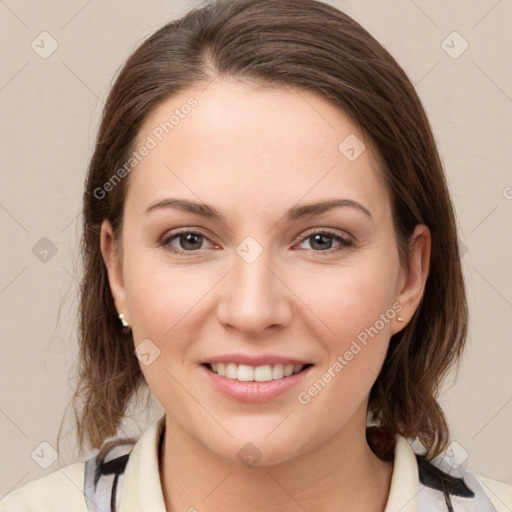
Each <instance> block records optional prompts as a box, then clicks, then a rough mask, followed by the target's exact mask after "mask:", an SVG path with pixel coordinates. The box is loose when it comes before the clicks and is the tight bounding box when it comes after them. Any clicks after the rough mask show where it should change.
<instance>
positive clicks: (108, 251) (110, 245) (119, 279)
mask: <svg viewBox="0 0 512 512" xmlns="http://www.w3.org/2000/svg"><path fill="white" fill-rule="evenodd" d="M100 248H101V254H102V256H103V261H104V262H105V266H106V268H107V274H108V281H109V285H110V291H111V293H112V297H113V298H114V302H115V304H116V309H117V311H118V312H119V313H122V314H124V317H123V318H125V319H126V321H128V322H129V315H128V311H127V308H126V294H125V288H124V280H123V268H122V261H121V258H120V255H119V250H118V249H117V247H116V245H115V241H114V232H113V229H112V225H111V224H110V221H109V220H107V219H105V220H104V221H103V223H102V225H101V233H100Z"/></svg>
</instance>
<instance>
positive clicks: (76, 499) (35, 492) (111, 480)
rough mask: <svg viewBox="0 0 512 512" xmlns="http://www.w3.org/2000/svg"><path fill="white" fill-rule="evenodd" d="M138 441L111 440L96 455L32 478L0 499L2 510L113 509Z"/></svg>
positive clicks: (105, 511)
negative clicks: (35, 478)
mask: <svg viewBox="0 0 512 512" xmlns="http://www.w3.org/2000/svg"><path fill="white" fill-rule="evenodd" d="M133 445H134V443H133V442H131V441H128V442H127V441H115V442H111V443H107V444H106V445H105V446H104V447H103V448H102V449H101V450H100V452H99V454H97V455H96V456H94V457H91V458H90V459H88V460H87V461H85V462H78V463H75V464H71V465H69V466H66V467H64V468H62V469H60V470H58V471H55V472H54V473H51V474H49V475H46V476H44V477H42V478H39V479H37V480H34V481H32V482H29V483H28V484H26V485H24V486H23V487H21V488H19V489H16V490H15V491H13V492H11V493H9V494H8V495H7V496H5V497H4V498H3V499H2V500H1V501H0V512H55V511H60V510H66V512H88V511H89V510H97V509H98V507H99V509H100V510H102V511H103V512H110V510H111V504H112V502H115V503H116V504H117V505H119V501H120V495H121V491H122V483H123V477H124V470H125V467H126V463H127V461H128V457H129V454H130V452H131V450H132V448H133Z"/></svg>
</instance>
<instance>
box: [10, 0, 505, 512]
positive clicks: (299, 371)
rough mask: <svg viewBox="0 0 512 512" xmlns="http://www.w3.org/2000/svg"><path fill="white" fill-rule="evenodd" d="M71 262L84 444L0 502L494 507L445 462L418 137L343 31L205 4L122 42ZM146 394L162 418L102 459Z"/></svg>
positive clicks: (452, 295)
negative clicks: (77, 287)
mask: <svg viewBox="0 0 512 512" xmlns="http://www.w3.org/2000/svg"><path fill="white" fill-rule="evenodd" d="M82 249H83V258H84V275H83V280H82V288H81V309H80V314H81V323H80V351H81V352H80V377H81V378H80V381H79V385H78V389H77V391H76V395H75V405H76V409H75V412H76V417H77V431H78V442H79V445H80V446H81V447H83V446H85V445H86V444H89V445H90V446H92V447H93V448H101V449H100V451H99V453H98V456H97V457H95V458H91V459H89V460H88V461H86V462H82V463H77V464H73V465H71V466H67V467H66V468H63V469H61V470H60V471H58V472H55V473H53V474H52V475H50V476H47V477H44V478H42V479H39V480H37V481H35V482H32V483H30V484H27V485H26V486H25V487H23V488H21V489H19V490H17V491H14V492H13V493H11V494H10V495H8V496H7V497H6V498H4V500H3V501H2V503H1V510H2V511H5V512H7V511H11V510H13V511H14V510H17V511H18V510H80V511H86V510H101V511H106V510H111V511H114V510H122V511H124V512H129V511H140V510H147V511H156V512H163V511H165V510H167V511H168V512H171V511H172V512H175V511H178V510H188V511H195V510H197V511H202V510H210V511H217V510H223V511H227V512H229V511H231V510H247V511H251V510H266V511H267V510H268V511H273V510H280V511H285V512H288V511H295V510H301V509H302V510H308V511H335V510H336V511H348V510H350V511H356V512H357V511H366V512H368V511H370V512H372V511H375V512H376V511H386V512H390V511H398V510H401V511H404V512H405V511H416V510H419V511H421V512H425V511H430V510H478V511H492V510H495V511H501V510H509V509H510V506H511V505H512V488H511V487H510V486H507V485H505V484H501V483H499V482H495V481H492V480H488V479H483V478H481V477H477V476H476V475H474V474H472V473H471V472H469V471H467V470H465V469H464V465H463V464H461V460H459V459H458V453H457V451H456V450H454V449H453V445H450V446H451V450H448V451H446V449H447V448H448V447H449V431H448V426H447V423H446V420H445V417H444V414H443V412H442V410H441V408H440V406H439V404H438V403H437V401H436V396H437V392H438V389H439V386H440V383H441V380H442V378H443V376H444V375H445V374H446V372H447V371H448V370H449V369H450V368H451V367H452V366H453V365H455V364H456V363H457V361H458V360H459V358H460V356H461V354H462V352H463V347H464V343H465V339H466V334H467V321H468V313H467V304H466V297H465V290H464V282H463V275H462V270H461V265H460V257H459V246H458V239H457V232H456V225H455V218H454V211H453V206H452V204H451V201H450V197H449V193H448V190H447V185H446V181H445V177H444V173H443V169H442V165H441V162H440V159H439V155H438V152H437V148H436V145H435V142H434V138H433V135H432V132H431V129H430V126H429V123H428V120H427V117H426V115H425V112H424V110H423V108H422V106H421V103H420V100H419V98H418V96H417V94H416V92H415V90H414V87H413V86H412V84H411V83H410V81H409V80H408V78H407V77H406V75H405V73H404V72H403V70H402V69H401V68H400V67H399V65H398V64H397V63H396V61H395V60H394V59H393V58H392V57H391V56H390V55H389V53H387V51H386V50H385V49H384V48H383V47H382V46H381V45H380V44H379V43H378V42H377V41H376V40H375V39H374V38H373V37H372V36H371V35H370V34H368V32H366V31H365V30H364V29H363V28H362V27H361V26H360V25H358V24H357V23H356V22H355V21H354V20H352V19H351V18H349V17H348V16H347V15H345V14H343V13H342V12H340V11H338V10H336V9H335V8H333V7H330V6H328V5H325V4H323V3H319V2H316V1H313V0H299V1H296V0H263V1H260V0H240V1H238V0H220V1H216V2H212V3H209V4H208V5H206V6H205V7H203V8H200V9H199V8H198V9H196V10H193V11H192V12H190V13H189V14H187V15H186V16H185V17H184V18H183V19H181V20H178V21H174V22H172V23H169V24H167V25H165V26H164V27H163V28H161V29H160V30H158V31H157V32H156V33H155V34H153V35H152V36H151V37H150V38H149V39H148V40H146V41H145V42H144V43H143V44H142V45H141V46H140V47H139V48H138V49H137V50H136V51H135V52H134V54H133V55H132V56H131V57H130V58H129V59H128V61H127V62H126V64H125V66H124V67H123V69H122V70H121V72H120V74H119V76H118V78H117V79H116V82H115V84H114V86H113V88H112V91H111V92H110V95H109V98H108V100H107V103H106V105H105V110H104V113H103V118H102V123H101V126H100V129H99V134H98V138H97V143H96V148H95V152H94V154H93V157H92V159H91V163H90V167H89V174H88V177H87V182H86V188H85V194H84V232H83V240H82ZM134 349H135V351H134ZM145 384H147V386H148V387H149V389H150V390H151V393H152V394H153V395H154V396H155V397H156V398H157V400H158V401H159V402H160V404H161V405H162V406H163V408H164V410H165V415H164V416H163V417H162V418H160V419H159V420H158V421H157V422H155V423H154V424H153V425H152V426H151V427H150V428H149V429H148V430H147V431H146V432H145V433H144V435H143V436H142V437H141V439H140V440H138V441H134V440H124V441H123V440H120V441H118V442H113V443H112V442H108V443H106V442H105V441H106V439H107V438H109V437H111V436H114V435H115V434H116V432H117V430H118V427H119V426H120V423H121V421H122V419H123V417H124V415H125V412H126V409H127V407H128V405H129V403H130V401H131V400H132V399H133V397H135V396H136V391H137V390H139V389H140V388H141V387H143V386H144V385H145ZM413 440H415V443H416V444H415V446H418V445H421V447H420V448H416V452H417V453H415V451H413V449H412V447H411V444H412V441H413ZM450 457H451V459H450Z"/></svg>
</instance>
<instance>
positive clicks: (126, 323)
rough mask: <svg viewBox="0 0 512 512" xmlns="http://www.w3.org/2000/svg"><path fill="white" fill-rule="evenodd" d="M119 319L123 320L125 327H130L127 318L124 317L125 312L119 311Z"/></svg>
mask: <svg viewBox="0 0 512 512" xmlns="http://www.w3.org/2000/svg"><path fill="white" fill-rule="evenodd" d="M119 320H121V323H122V324H123V327H128V322H127V321H126V318H125V317H124V314H123V313H119Z"/></svg>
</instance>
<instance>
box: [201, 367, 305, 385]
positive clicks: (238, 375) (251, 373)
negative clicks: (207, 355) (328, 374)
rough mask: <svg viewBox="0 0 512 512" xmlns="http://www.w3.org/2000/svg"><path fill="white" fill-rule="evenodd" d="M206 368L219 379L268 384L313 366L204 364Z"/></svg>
mask: <svg viewBox="0 0 512 512" xmlns="http://www.w3.org/2000/svg"><path fill="white" fill-rule="evenodd" d="M203 366H205V367H206V368H208V369H209V370H210V371H212V372H213V373H216V374H217V375H219V377H226V378H227V379H232V380H238V381H241V382H269V381H272V380H280V379H284V378H286V377H290V376H291V375H295V374H297V373H300V372H302V371H304V370H305V369H307V368H309V367H310V366H313V365H312V364H304V365H303V364H296V365H293V364H287V365H283V364H280V363H278V364H272V365H271V364H266V365H262V366H250V365H247V364H236V363H204V364H203Z"/></svg>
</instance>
